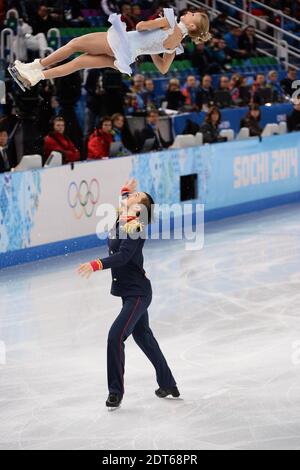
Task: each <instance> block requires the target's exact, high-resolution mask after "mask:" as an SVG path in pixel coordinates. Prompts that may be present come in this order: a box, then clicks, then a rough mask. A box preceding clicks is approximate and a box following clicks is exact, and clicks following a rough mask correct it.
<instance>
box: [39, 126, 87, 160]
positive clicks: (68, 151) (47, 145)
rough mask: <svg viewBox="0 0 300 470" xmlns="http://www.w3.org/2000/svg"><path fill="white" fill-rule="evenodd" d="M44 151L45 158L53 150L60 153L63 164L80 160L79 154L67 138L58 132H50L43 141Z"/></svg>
mask: <svg viewBox="0 0 300 470" xmlns="http://www.w3.org/2000/svg"><path fill="white" fill-rule="evenodd" d="M44 149H45V155H46V158H48V157H49V155H50V153H51V152H52V151H53V150H55V151H56V152H61V153H62V155H63V162H64V163H71V162H78V161H79V160H80V152H79V150H78V149H77V148H76V147H75V145H74V144H73V142H71V140H70V139H68V137H66V136H64V135H63V134H60V133H59V132H50V133H49V134H48V135H47V136H46V137H45V140H44Z"/></svg>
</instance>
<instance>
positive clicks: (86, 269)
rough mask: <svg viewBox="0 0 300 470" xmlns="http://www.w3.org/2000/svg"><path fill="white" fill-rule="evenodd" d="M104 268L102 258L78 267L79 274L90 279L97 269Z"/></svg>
mask: <svg viewBox="0 0 300 470" xmlns="http://www.w3.org/2000/svg"><path fill="white" fill-rule="evenodd" d="M101 269H103V267H102V263H101V261H100V260H95V261H91V262H90V263H84V264H81V265H80V266H79V268H78V274H79V275H80V276H82V277H85V278H86V279H88V278H89V277H90V276H91V274H93V273H94V272H95V271H100V270H101Z"/></svg>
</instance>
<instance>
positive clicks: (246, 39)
mask: <svg viewBox="0 0 300 470" xmlns="http://www.w3.org/2000/svg"><path fill="white" fill-rule="evenodd" d="M239 50H240V51H241V54H242V55H243V56H244V57H255V56H256V55H257V40H256V37H255V28H254V27H253V26H248V27H247V28H246V29H245V30H244V32H243V33H242V35H241V36H240V38H239Z"/></svg>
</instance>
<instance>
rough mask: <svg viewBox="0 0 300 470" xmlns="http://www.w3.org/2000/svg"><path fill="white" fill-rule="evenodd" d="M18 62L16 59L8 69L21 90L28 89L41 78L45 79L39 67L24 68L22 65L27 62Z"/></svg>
mask: <svg viewBox="0 0 300 470" xmlns="http://www.w3.org/2000/svg"><path fill="white" fill-rule="evenodd" d="M18 62H19V61H16V62H15V63H14V65H13V66H12V67H9V68H8V71H9V73H10V75H11V76H12V77H13V79H14V80H15V82H16V83H17V84H18V85H19V87H20V88H21V89H22V90H23V91H25V90H26V89H30V88H31V87H33V86H34V85H36V84H37V83H39V82H40V81H41V80H44V79H45V77H44V74H43V72H42V70H41V69H29V70H28V69H27V70H25V68H24V65H27V64H22V62H20V63H18ZM28 65H29V64H28Z"/></svg>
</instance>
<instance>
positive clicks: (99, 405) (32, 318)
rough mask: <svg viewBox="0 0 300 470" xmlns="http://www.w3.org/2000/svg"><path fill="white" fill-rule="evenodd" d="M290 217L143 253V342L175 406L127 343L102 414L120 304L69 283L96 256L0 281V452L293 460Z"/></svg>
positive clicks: (297, 407) (298, 296)
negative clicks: (116, 390)
mask: <svg viewBox="0 0 300 470" xmlns="http://www.w3.org/2000/svg"><path fill="white" fill-rule="evenodd" d="M299 210H300V206H299V205H291V206H286V207H281V208H279V209H273V210H269V211H265V212H261V213H257V214H253V215H247V216H243V217H239V218H233V219H231V220H227V221H222V222H217V223H212V224H209V225H208V226H207V227H206V240H205V248H204V250H203V251H200V252H190V251H185V250H184V243H183V242H180V241H172V242H149V243H148V244H147V248H146V250H145V258H146V269H147V272H148V274H149V276H150V277H151V279H152V282H153V288H154V301H153V304H152V306H151V309H150V318H151V323H152V329H153V330H154V332H155V334H156V336H157V339H158V340H159V343H160V345H161V348H162V350H163V351H164V353H165V355H166V357H167V360H168V362H169V364H170V367H171V368H172V370H173V373H174V375H175V377H176V379H177V382H178V386H179V388H180V391H181V393H182V399H181V400H160V399H158V398H156V397H155V395H154V390H155V388H156V383H155V375H154V371H153V369H152V366H151V364H149V363H148V362H147V359H146V357H145V356H144V355H143V353H142V352H141V351H140V350H139V349H138V348H137V346H136V345H135V343H134V342H133V340H132V339H129V340H128V341H127V344H126V361H127V362H126V381H125V382H126V395H125V397H124V401H123V404H122V407H121V409H119V410H118V411H115V412H113V413H109V412H108V411H107V410H106V408H105V406H104V403H105V399H106V397H107V388H106V335H107V332H108V329H109V327H110V324H111V323H112V322H113V320H114V318H115V316H116V315H117V313H118V311H119V309H120V301H119V299H117V298H113V297H111V296H110V295H109V288H110V273H109V272H104V273H98V274H96V275H94V276H93V277H92V278H91V279H90V280H89V281H85V280H82V279H80V278H79V277H77V275H76V272H75V270H76V267H77V265H78V264H79V263H80V262H82V261H88V260H90V259H93V258H94V257H95V256H96V255H102V254H103V253H104V248H101V249H100V250H90V251H88V252H81V253H77V254H73V255H70V256H67V257H59V258H53V259H49V260H45V261H42V262H39V263H33V264H30V265H26V266H22V267H18V268H9V269H5V270H2V272H1V273H0V344H2V346H3V344H5V346H6V364H2V365H0V448H1V449H112V450H113V449H122V450H124V449H154V450H155V449H297V448H298V449H299V448H300V268H299V267H300V217H299ZM1 342H2V343H1ZM4 359H5V358H4V357H3V354H2V359H1V356H0V360H2V362H4Z"/></svg>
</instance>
